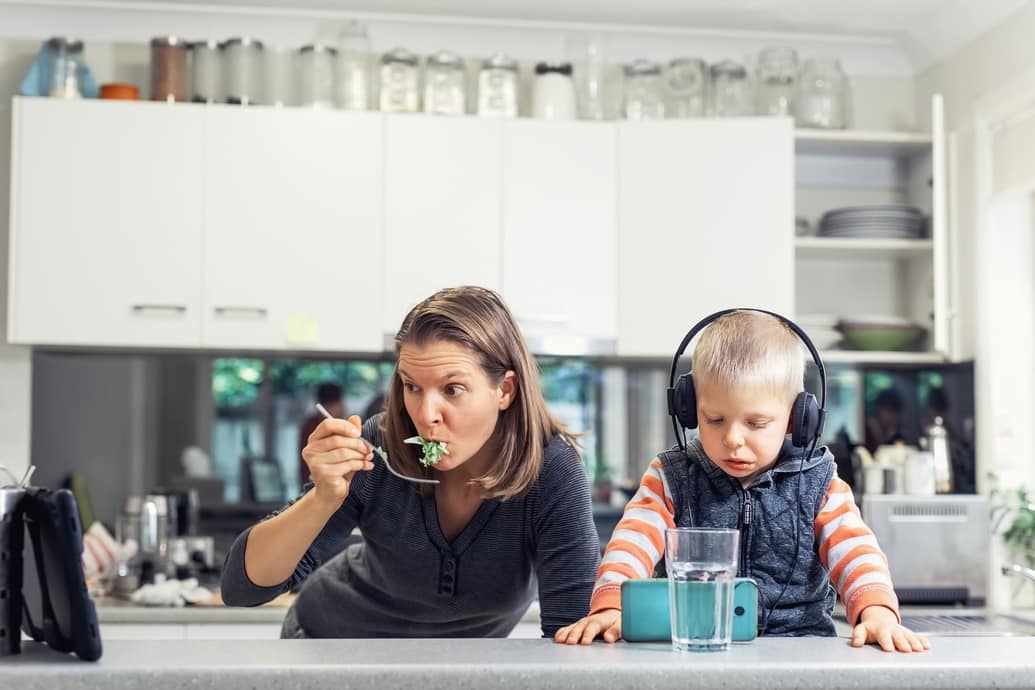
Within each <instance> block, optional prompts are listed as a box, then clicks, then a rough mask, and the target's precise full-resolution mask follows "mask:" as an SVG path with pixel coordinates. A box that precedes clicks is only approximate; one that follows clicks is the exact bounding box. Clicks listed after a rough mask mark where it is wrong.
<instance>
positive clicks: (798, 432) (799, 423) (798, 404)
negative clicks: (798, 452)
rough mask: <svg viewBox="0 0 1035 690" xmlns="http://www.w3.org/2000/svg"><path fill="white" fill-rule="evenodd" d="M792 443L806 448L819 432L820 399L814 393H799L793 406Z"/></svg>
mask: <svg viewBox="0 0 1035 690" xmlns="http://www.w3.org/2000/svg"><path fill="white" fill-rule="evenodd" d="M789 426H790V430H791V443H792V444H794V446H795V447H797V448H804V447H805V446H807V445H809V444H810V443H812V441H813V439H815V438H816V436H817V435H818V434H819V401H818V400H816V396H815V395H813V394H812V393H798V397H796V398H795V399H794V405H793V406H792V407H791V421H790V425H789Z"/></svg>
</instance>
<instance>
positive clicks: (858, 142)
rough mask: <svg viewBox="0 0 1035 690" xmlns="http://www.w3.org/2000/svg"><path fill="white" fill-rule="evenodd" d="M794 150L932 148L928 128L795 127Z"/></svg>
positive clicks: (875, 152) (904, 153)
mask: <svg viewBox="0 0 1035 690" xmlns="http://www.w3.org/2000/svg"><path fill="white" fill-rule="evenodd" d="M794 144H795V145H794V150H795V153H802V154H819V155H827V156H882V157H887V156H892V157H910V156H915V155H918V154H921V153H924V152H930V150H931V135H930V134H929V133H928V132H875V131H863V130H844V129H840V130H826V129H796V130H794Z"/></svg>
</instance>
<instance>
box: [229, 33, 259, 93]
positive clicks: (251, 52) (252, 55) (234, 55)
mask: <svg viewBox="0 0 1035 690" xmlns="http://www.w3.org/2000/svg"><path fill="white" fill-rule="evenodd" d="M220 47H221V48H222V49H223V67H224V72H225V74H226V102H227V103H232V104H234V105H255V104H257V103H260V102H261V99H260V98H259V88H260V80H261V78H262V42H261V41H257V40H255V39H254V38H248V37H247V36H245V37H240V38H231V39H229V40H227V41H225V42H224V43H223V44H222V45H221V46H220Z"/></svg>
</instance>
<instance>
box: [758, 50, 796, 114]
mask: <svg viewBox="0 0 1035 690" xmlns="http://www.w3.org/2000/svg"><path fill="white" fill-rule="evenodd" d="M797 88H798V53H797V52H796V51H795V50H794V48H766V49H765V50H763V51H762V52H761V53H759V55H758V93H757V94H756V95H757V98H758V106H757V108H756V112H757V113H758V114H759V115H794V96H795V93H796V91H797Z"/></svg>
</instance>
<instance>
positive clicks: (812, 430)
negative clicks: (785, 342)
mask: <svg viewBox="0 0 1035 690" xmlns="http://www.w3.org/2000/svg"><path fill="white" fill-rule="evenodd" d="M735 311H757V312H760V313H762V314H768V315H769V316H772V317H774V318H776V319H778V320H779V321H780V322H781V323H783V324H785V325H786V326H787V327H788V328H790V329H791V330H792V331H794V334H795V335H797V336H798V339H799V340H801V342H803V343H804V344H805V347H806V348H808V351H809V353H810V354H811V355H812V359H813V361H815V363H816V368H817V369H818V370H819V381H820V393H819V394H820V398H819V401H818V402H817V400H816V396H815V395H813V394H812V393H808V392H801V393H798V396H797V397H796V398H795V399H794V405H793V406H792V408H791V419H790V425H789V427H790V434H791V443H793V444H794V445H795V446H796V447H798V448H804V447H806V446H808V445H809V444H815V443H816V442H817V441H818V440H819V437H820V436H821V435H822V433H823V422H824V420H825V419H826V404H827V374H826V370H825V369H824V368H823V360H822V359H820V357H819V352H818V351H817V350H816V346H815V345H813V344H812V341H811V340H809V336H807V335H806V334H805V331H803V330H802V329H801V328H800V327H799V326H798V324H796V323H794V322H793V321H791V320H790V319H788V318H787V317H784V316H780V315H779V314H777V313H775V312H771V311H766V310H765V309H752V308H745V309H723V310H722V311H717V312H715V313H714V314H712V315H710V316H706V317H704V318H703V319H701V320H700V321H698V322H697V323H696V324H695V325H694V327H693V328H691V329H690V332H689V333H687V334H686V335H685V336H683V342H681V343H680V344H679V349H678V350H676V355H675V357H673V358H672V372H671V373H670V374H669V377H668V388H667V389H666V390H667V393H668V414H669V416H670V417H672V429H673V431H675V433H676V443H678V444H679V448H680V450H682V451H683V452H684V453H685V452H686V439H685V438H684V434H685V432H686V430H687V429H696V428H697V391H695V390H694V379H693V371H688V372H687V373H685V374H683V375H682V376H680V377H679V379H678V380H677V379H676V367H677V366H678V364H679V358H680V357H682V356H683V353H684V352H686V348H687V347H688V346H689V345H690V341H692V340H693V339H694V336H696V335H697V334H698V333H700V332H701V331H702V330H704V328H705V327H706V326H708V324H710V323H712V322H713V321H715V320H716V319H718V318H720V317H722V316H725V315H726V314H731V313H733V312H735Z"/></svg>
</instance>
